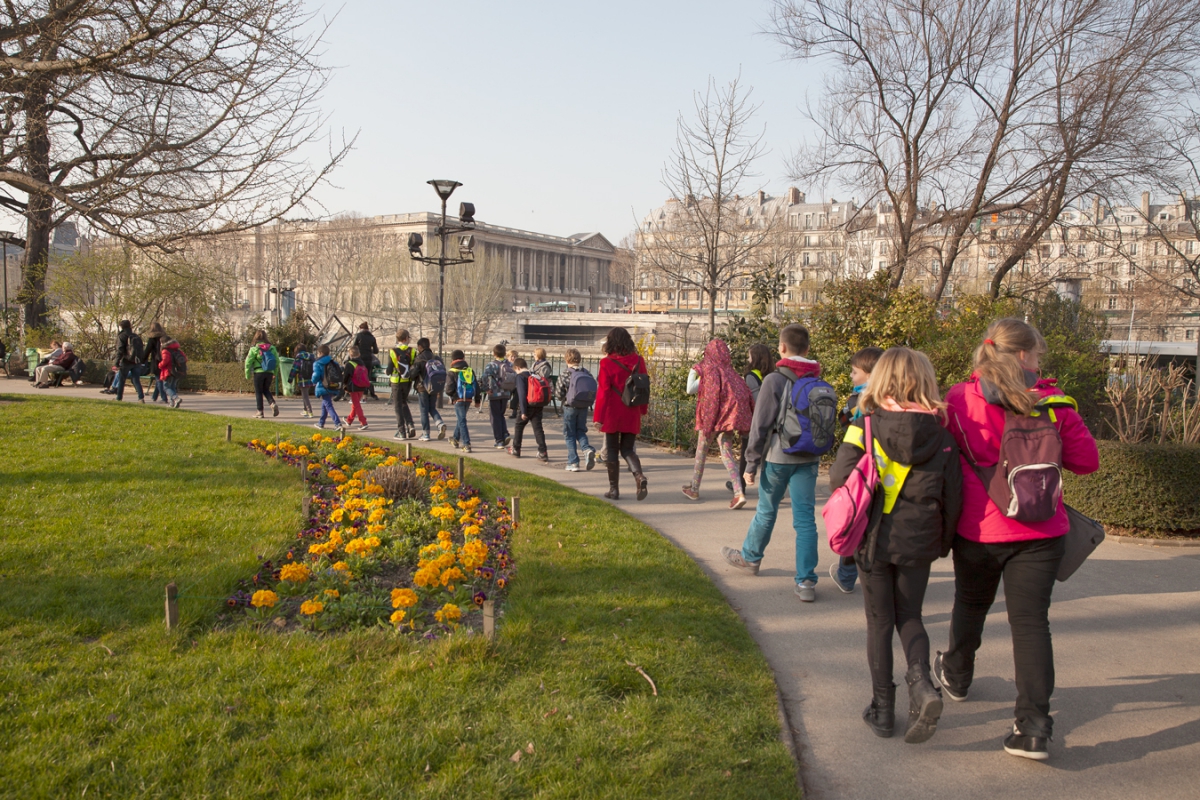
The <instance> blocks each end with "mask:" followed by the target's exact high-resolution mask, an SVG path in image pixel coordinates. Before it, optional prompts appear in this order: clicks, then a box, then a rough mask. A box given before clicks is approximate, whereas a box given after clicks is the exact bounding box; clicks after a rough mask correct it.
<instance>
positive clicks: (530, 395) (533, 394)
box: [525, 372, 550, 406]
mask: <svg viewBox="0 0 1200 800" xmlns="http://www.w3.org/2000/svg"><path fill="white" fill-rule="evenodd" d="M525 402H526V403H527V404H528V405H531V406H544V405H546V403H549V402H550V381H548V380H546V379H545V378H543V377H542V376H541V375H535V374H533V373H532V372H531V373H529V391H528V392H527V393H526V394H525Z"/></svg>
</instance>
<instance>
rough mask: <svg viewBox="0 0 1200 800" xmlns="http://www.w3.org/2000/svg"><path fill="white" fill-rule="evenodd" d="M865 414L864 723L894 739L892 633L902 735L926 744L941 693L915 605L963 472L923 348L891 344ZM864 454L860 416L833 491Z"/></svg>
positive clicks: (952, 512) (954, 507) (949, 521)
mask: <svg viewBox="0 0 1200 800" xmlns="http://www.w3.org/2000/svg"><path fill="white" fill-rule="evenodd" d="M859 405H860V407H861V408H862V411H863V413H864V414H868V415H870V417H871V434H872V438H873V439H874V453H875V459H876V465H877V466H878V468H879V475H880V480H881V481H882V485H881V486H878V487H876V490H875V497H874V502H873V504H872V516H871V522H870V524H869V525H868V527H867V533H866V535H865V536H864V537H863V543H862V544H861V545H860V546H859V549H858V552H857V553H856V554H855V560H856V561H857V562H858V567H859V570H860V572H861V573H862V574H863V576H864V577H863V599H864V601H865V604H866V611H867V661H868V664H869V665H870V668H871V683H872V685H873V687H874V696H873V698H872V700H871V704H870V705H869V706H867V708H866V710H865V711H864V712H863V720H864V721H865V722H866V723H867V725H869V726H870V727H871V729H872V730H873V731H874V732H875V735H876V736H882V737H884V738H887V737H890V736H891V735H892V726H893V725H894V723H895V703H896V686H895V684H894V683H892V633H893V631H894V630H895V629H896V628H899V629H900V643H901V645H902V646H903V647H904V655H905V658H906V659H907V661H908V673H907V674H906V675H905V677H904V680H905V682H906V683H907V684H908V691H909V712H908V725H907V728H906V730H905V733H904V741H906V742H909V743H912V744H916V743H919V742H924V741H928V740H929V738H930V737H931V736H933V734H934V731H936V730H937V721H938V717H940V716H941V713H942V696H941V693H940V692H939V691H938V690H937V689H936V688H934V685H933V682H932V681H930V679H929V636H928V634H926V633H925V626H924V625H923V624H922V622H921V605H922V604H923V603H924V600H925V587H926V586H927V585H928V584H929V568H930V565H931V564H932V563H933V562H934V561H935V560H937V559H938V558H941V557H944V556H946V555H947V554H949V552H950V543H951V541H952V540H953V539H954V531H955V529H956V527H957V525H958V515H959V512H960V511H961V509H962V469H961V467H960V466H959V460H958V446H957V445H956V444H955V442H954V438H953V437H952V436H951V435H950V433H949V432H948V431H947V430H946V429H945V428H944V427H942V422H941V413H940V412H941V410H942V409H944V408H945V403H943V402H942V401H941V398H940V395H939V394H938V388H937V378H936V376H935V374H934V371H933V365H932V364H930V363H929V359H928V358H927V357H926V356H925V354H924V353H918V352H916V351H915V350H909V349H908V348H906V347H893V348H891V349H890V350H888V351H887V352H885V353H884V354H883V355H882V356H880V358H879V361H878V363H877V364H876V365H875V370H874V371H873V372H872V373H871V382H870V383H869V384H868V386H867V388H866V390H865V391H864V392H863V393H862V395H861V397H860V398H859ZM863 452H864V441H863V422H862V420H861V419H860V420H857V421H855V422H854V423H853V424H852V425H851V426H850V428H849V430H847V431H846V437H845V439H844V440H843V442H842V445H841V447H839V448H838V452H837V459H836V460H835V462H834V465H833V467H832V468H831V469H830V472H829V485H830V489H831V490H833V489H837V488H838V487H839V486H841V485H842V484H843V483H845V482H846V479H847V478H848V477H849V476H850V473H851V472H852V471H853V470H854V467H855V465H856V464H857V463H858V460H859V459H860V458H861V457H862V455H863Z"/></svg>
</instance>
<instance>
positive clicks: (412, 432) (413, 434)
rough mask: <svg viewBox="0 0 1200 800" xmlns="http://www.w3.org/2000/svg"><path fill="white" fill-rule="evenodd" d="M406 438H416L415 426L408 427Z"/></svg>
mask: <svg viewBox="0 0 1200 800" xmlns="http://www.w3.org/2000/svg"><path fill="white" fill-rule="evenodd" d="M408 438H410V439H415V438H417V429H416V428H409V429H408Z"/></svg>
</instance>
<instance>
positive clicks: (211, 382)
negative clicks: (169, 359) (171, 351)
mask: <svg viewBox="0 0 1200 800" xmlns="http://www.w3.org/2000/svg"><path fill="white" fill-rule="evenodd" d="M179 388H180V389H188V390H191V391H196V392H253V391H254V382H253V381H248V380H246V368H245V367H244V366H243V365H242V364H240V363H237V362H233V363H226V364H209V363H206V362H197V361H188V374H187V377H186V378H184V379H183V380H181V381H180V382H179Z"/></svg>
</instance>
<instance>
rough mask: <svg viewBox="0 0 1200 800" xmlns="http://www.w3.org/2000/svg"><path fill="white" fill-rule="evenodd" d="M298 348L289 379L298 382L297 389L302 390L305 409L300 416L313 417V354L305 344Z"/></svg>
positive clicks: (301, 396) (301, 394) (301, 395)
mask: <svg viewBox="0 0 1200 800" xmlns="http://www.w3.org/2000/svg"><path fill="white" fill-rule="evenodd" d="M296 350H297V352H296V355H295V357H294V360H293V361H292V369H291V371H289V372H288V380H289V381H291V382H292V383H294V384H296V389H297V390H298V391H299V392H300V400H301V401H302V402H303V403H304V411H303V412H302V413H301V414H300V416H302V417H308V418H310V419H311V418H312V415H313V410H312V401H310V400H309V399H308V398H309V395H310V394H312V390H313V381H312V378H313V356H312V353H310V352H308V350H307V349H306V348H305V347H304V345H299V346H298V347H297V348H296Z"/></svg>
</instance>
